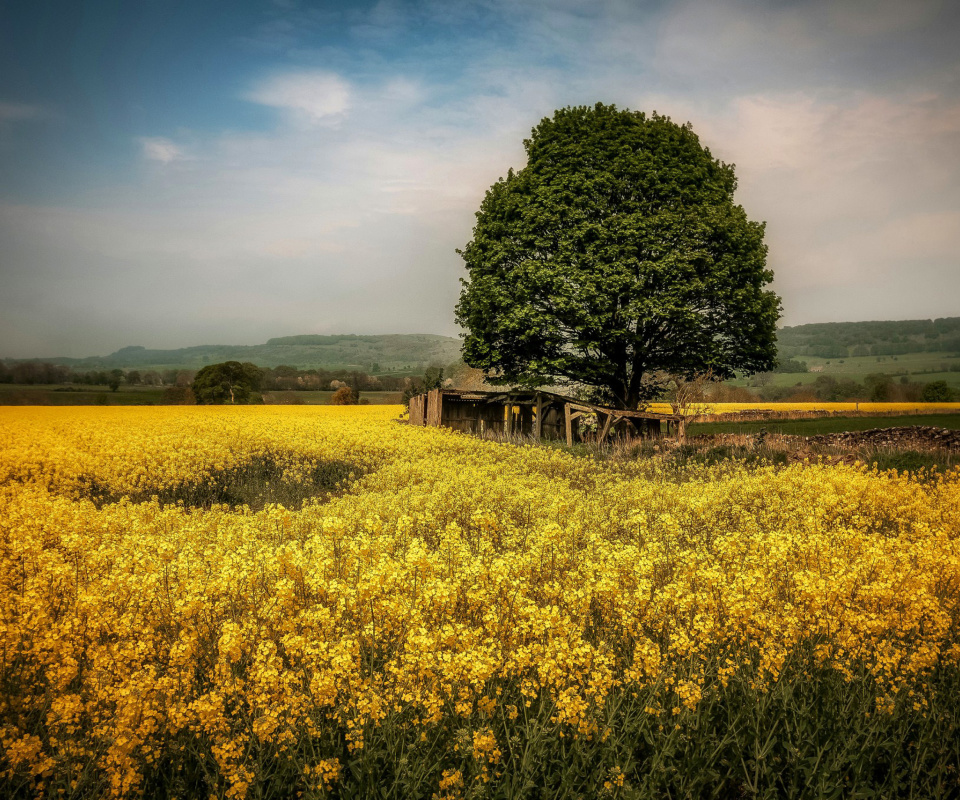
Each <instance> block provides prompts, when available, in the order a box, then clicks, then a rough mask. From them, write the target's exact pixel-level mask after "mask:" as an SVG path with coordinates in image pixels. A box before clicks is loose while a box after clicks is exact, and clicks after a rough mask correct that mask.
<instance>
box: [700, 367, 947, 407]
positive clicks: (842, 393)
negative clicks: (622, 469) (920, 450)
mask: <svg viewBox="0 0 960 800" xmlns="http://www.w3.org/2000/svg"><path fill="white" fill-rule="evenodd" d="M759 383H760V384H761V385H760V386H759V387H758V388H757V389H756V390H755V391H756V394H757V396H759V398H760V399H761V400H766V401H768V402H785V401H791V402H816V401H823V402H827V403H848V402H849V403H852V402H871V403H949V402H953V401H955V400H960V397H957V392H955V391H954V390H953V389H952V388H951V387H950V385H949V384H948V383H947V382H946V381H932V382H930V383H922V382H920V381H912V380H910V379H909V378H908V377H907V376H906V375H901V376H899V377H897V376H891V375H886V374H884V373H880V372H878V373H874V374H871V375H867V376H865V377H864V379H863V381H862V382H860V381H855V380H853V379H852V378H843V377H834V376H833V375H818V376H817V378H816V380H814V381H813V383H808V384H804V385H797V386H773V385H770V384H767V385H762V384H763V379H762V377H761V380H760V381H759ZM715 399H717V400H718V402H719V398H715ZM724 399H725V400H726V399H727V398H724ZM730 399H731V400H732V398H730ZM740 402H745V400H743V399H742V398H740Z"/></svg>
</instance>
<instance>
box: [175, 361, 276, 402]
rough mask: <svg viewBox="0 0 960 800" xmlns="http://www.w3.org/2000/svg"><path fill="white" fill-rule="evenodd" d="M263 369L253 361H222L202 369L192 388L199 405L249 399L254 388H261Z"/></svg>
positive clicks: (254, 390)
mask: <svg viewBox="0 0 960 800" xmlns="http://www.w3.org/2000/svg"><path fill="white" fill-rule="evenodd" d="M262 380H263V372H262V371H261V370H260V368H259V367H258V366H257V365H256V364H250V363H249V362H244V363H243V364H241V363H240V362H239V361H224V362H223V363H222V364H210V365H208V366H206V367H204V368H203V369H201V370H200V371H199V372H198V373H197V375H196V377H195V378H194V379H193V384H192V385H191V389H193V394H194V396H195V397H196V398H197V403H199V404H201V405H219V404H223V403H248V402H250V399H251V394H252V393H253V392H256V391H259V390H260V383H261V381H262Z"/></svg>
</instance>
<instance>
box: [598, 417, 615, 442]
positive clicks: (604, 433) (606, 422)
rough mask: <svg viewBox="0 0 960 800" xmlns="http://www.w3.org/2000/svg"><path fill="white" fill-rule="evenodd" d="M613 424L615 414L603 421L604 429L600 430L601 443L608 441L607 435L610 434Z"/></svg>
mask: <svg viewBox="0 0 960 800" xmlns="http://www.w3.org/2000/svg"><path fill="white" fill-rule="evenodd" d="M612 424H613V414H607V418H606V419H605V420H604V421H603V428H602V429H601V430H600V441H601V442H603V441H606V438H607V434H608V433H609V432H610V426H611V425H612Z"/></svg>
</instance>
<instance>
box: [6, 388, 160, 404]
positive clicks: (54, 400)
mask: <svg viewBox="0 0 960 800" xmlns="http://www.w3.org/2000/svg"><path fill="white" fill-rule="evenodd" d="M165 388H166V387H156V386H121V387H120V388H119V389H118V390H117V391H116V392H111V391H110V387H109V386H77V387H67V386H48V385H32V386H24V385H20V384H16V383H0V405H5V406H11V405H12V406H18V405H25V406H30V405H40V406H94V405H110V406H139V405H154V404H156V403H158V402H159V401H160V398H161V396H162V395H163V391H164V389H165Z"/></svg>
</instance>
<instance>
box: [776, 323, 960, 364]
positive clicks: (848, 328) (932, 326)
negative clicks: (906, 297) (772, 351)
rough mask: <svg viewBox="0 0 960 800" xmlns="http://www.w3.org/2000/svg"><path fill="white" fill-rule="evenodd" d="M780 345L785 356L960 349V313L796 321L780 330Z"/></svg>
mask: <svg viewBox="0 0 960 800" xmlns="http://www.w3.org/2000/svg"><path fill="white" fill-rule="evenodd" d="M777 349H778V351H779V353H780V358H781V359H786V358H794V357H796V356H814V357H817V358H847V357H857V356H899V355H905V354H906V353H960V317H944V318H941V319H909V320H898V321H878V322H824V323H817V324H811V325H795V326H793V327H787V328H782V329H780V330H779V331H778V332H777Z"/></svg>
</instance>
